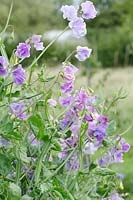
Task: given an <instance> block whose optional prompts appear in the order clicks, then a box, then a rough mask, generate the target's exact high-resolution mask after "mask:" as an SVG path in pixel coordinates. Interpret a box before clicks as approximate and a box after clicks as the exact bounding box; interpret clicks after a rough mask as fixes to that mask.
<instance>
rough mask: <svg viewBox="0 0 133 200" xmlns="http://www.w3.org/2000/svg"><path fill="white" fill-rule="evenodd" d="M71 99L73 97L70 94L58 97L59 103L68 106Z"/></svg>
mask: <svg viewBox="0 0 133 200" xmlns="http://www.w3.org/2000/svg"><path fill="white" fill-rule="evenodd" d="M72 101H73V98H72V97H71V96H67V97H59V102H60V105H62V106H69V105H70V104H71V103H72Z"/></svg>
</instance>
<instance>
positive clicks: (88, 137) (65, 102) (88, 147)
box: [59, 64, 130, 169]
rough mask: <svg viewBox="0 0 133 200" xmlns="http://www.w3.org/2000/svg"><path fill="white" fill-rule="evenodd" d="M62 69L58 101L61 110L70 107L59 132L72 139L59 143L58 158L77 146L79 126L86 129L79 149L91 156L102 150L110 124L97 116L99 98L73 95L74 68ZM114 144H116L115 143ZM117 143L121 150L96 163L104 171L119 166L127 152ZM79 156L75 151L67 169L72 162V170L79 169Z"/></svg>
mask: <svg viewBox="0 0 133 200" xmlns="http://www.w3.org/2000/svg"><path fill="white" fill-rule="evenodd" d="M63 69H64V76H63V78H64V83H63V85H61V91H62V95H63V96H60V97H59V102H60V105H61V106H66V107H68V106H70V105H71V107H70V109H68V110H67V112H66V113H65V115H64V117H63V119H62V120H61V121H60V127H61V131H63V132H65V133H66V134H67V130H68V129H69V130H70V132H71V137H69V138H68V137H67V135H65V137H64V140H63V139H61V146H62V153H59V157H60V158H62V159H65V158H66V157H67V155H68V154H69V150H68V149H69V148H73V147H76V146H78V145H79V138H80V130H82V126H86V131H85V134H84V141H85V143H84V144H83V146H82V153H84V154H85V155H93V154H94V153H95V152H96V151H97V150H98V149H99V148H101V147H103V142H104V140H105V139H106V138H107V137H108V133H107V128H108V121H109V120H108V118H107V117H105V116H103V115H102V114H99V113H98V112H97V109H96V108H95V106H94V104H95V102H96V101H97V99H98V97H96V96H93V95H92V94H91V92H89V91H86V90H85V89H83V88H81V89H80V91H77V92H76V93H72V91H73V89H74V80H75V76H74V72H76V71H77V69H76V67H74V66H73V65H72V64H70V65H69V66H66V65H65V66H64V67H63ZM64 94H65V96H64ZM116 142H118V139H117V140H116ZM119 143H120V148H118V147H113V148H111V149H110V150H109V154H107V155H106V156H105V157H104V158H101V159H100V160H99V161H98V164H99V165H100V166H102V167H103V166H106V165H108V164H111V163H115V162H116V163H117V162H122V155H123V153H124V152H127V151H128V150H129V149H130V145H129V144H127V143H125V142H124V139H123V138H121V139H120V141H119ZM67 150H68V151H67ZM78 154H79V151H77V154H75V153H74V156H72V157H71V159H70V160H69V161H68V162H69V166H70V163H71V162H72V163H73V165H74V166H73V167H72V168H74V169H77V168H78V167H79V166H80V163H79V162H78V160H77V157H78ZM74 158H75V159H74ZM85 164H86V163H85Z"/></svg>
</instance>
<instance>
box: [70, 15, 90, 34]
mask: <svg viewBox="0 0 133 200" xmlns="http://www.w3.org/2000/svg"><path fill="white" fill-rule="evenodd" d="M69 27H70V28H71V29H72V33H73V36H74V37H76V38H81V37H84V36H85V35H86V33H87V30H86V23H85V22H84V20H83V19H82V18H81V17H79V18H76V19H75V20H73V21H71V22H69Z"/></svg>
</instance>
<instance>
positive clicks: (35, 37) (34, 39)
mask: <svg viewBox="0 0 133 200" xmlns="http://www.w3.org/2000/svg"><path fill="white" fill-rule="evenodd" d="M41 37H42V36H41V35H33V36H32V38H31V42H32V43H34V44H36V43H39V42H40V41H41Z"/></svg>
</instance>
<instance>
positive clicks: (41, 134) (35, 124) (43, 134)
mask: <svg viewBox="0 0 133 200" xmlns="http://www.w3.org/2000/svg"><path fill="white" fill-rule="evenodd" d="M28 121H29V123H30V126H31V129H32V131H33V132H34V134H35V136H36V138H37V139H38V140H40V141H43V142H46V141H48V139H49V135H48V134H47V131H46V130H45V127H44V121H43V119H42V118H41V117H40V115H36V116H31V117H30V118H29V119H28Z"/></svg>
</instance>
